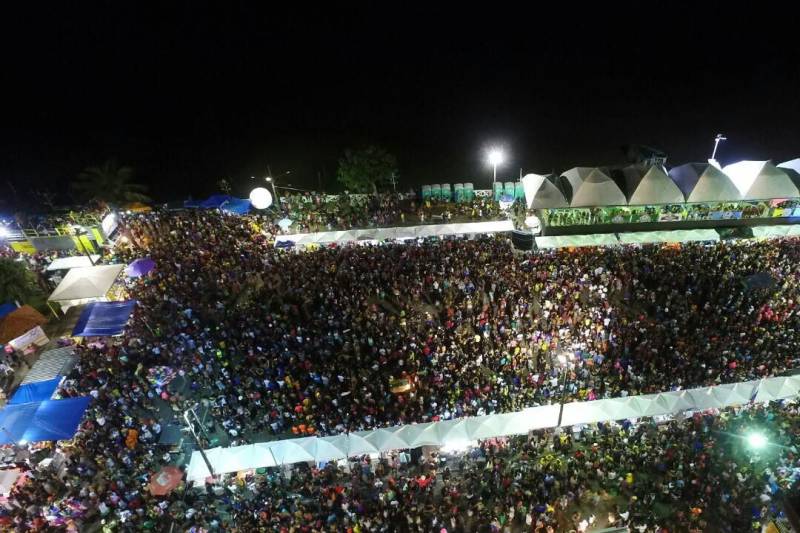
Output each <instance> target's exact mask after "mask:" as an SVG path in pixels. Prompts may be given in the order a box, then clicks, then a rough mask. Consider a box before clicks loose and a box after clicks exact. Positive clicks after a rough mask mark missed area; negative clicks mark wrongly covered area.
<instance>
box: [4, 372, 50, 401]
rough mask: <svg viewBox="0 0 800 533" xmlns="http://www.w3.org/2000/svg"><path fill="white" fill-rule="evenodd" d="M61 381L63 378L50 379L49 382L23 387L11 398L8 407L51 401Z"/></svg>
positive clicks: (29, 384) (38, 382) (39, 382)
mask: <svg viewBox="0 0 800 533" xmlns="http://www.w3.org/2000/svg"><path fill="white" fill-rule="evenodd" d="M60 381H61V376H58V377H56V378H53V379H48V380H47V381H37V382H36V383H28V384H27V385H21V386H20V387H19V388H18V389H17V392H15V393H14V395H13V396H11V399H10V400H9V401H8V405H17V404H20V403H31V402H41V401H44V400H49V399H50V397H51V396H53V392H55V390H56V387H58V384H59V382H60Z"/></svg>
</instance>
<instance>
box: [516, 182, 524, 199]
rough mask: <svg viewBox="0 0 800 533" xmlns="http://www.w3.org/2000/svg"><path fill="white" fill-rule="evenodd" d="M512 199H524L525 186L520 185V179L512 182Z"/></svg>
mask: <svg viewBox="0 0 800 533" xmlns="http://www.w3.org/2000/svg"><path fill="white" fill-rule="evenodd" d="M514 199H515V200H524V199H525V187H523V186H522V182H521V181H518V182H516V183H515V184H514Z"/></svg>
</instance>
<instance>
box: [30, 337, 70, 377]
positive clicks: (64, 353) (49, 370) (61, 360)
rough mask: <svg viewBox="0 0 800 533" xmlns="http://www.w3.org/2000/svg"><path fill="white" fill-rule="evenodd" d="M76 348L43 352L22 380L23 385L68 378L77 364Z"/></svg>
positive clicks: (68, 347)
mask: <svg viewBox="0 0 800 533" xmlns="http://www.w3.org/2000/svg"><path fill="white" fill-rule="evenodd" d="M74 352H75V348H73V347H72V346H65V347H64V348H56V349H55V350H47V351H46V352H43V353H42V354H41V355H40V356H39V359H37V361H36V362H35V363H34V364H33V366H32V367H31V369H30V370H29V371H28V373H27V374H26V375H25V379H23V380H22V384H23V385H27V384H28V383H36V382H38V381H47V380H50V379H53V378H55V377H56V376H66V375H67V374H69V373H70V371H71V370H72V367H73V365H74V364H75V355H74Z"/></svg>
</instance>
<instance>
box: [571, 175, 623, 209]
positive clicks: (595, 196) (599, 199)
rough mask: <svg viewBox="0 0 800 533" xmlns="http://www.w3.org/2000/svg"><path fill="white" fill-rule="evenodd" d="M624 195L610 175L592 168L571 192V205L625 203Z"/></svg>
mask: <svg viewBox="0 0 800 533" xmlns="http://www.w3.org/2000/svg"><path fill="white" fill-rule="evenodd" d="M625 204H627V202H626V200H625V195H624V194H623V193H622V190H620V188H619V186H618V185H617V184H616V183H615V182H614V180H613V179H611V177H610V176H609V175H608V174H606V173H605V172H603V170H602V169H600V168H593V169H592V171H591V172H590V173H589V175H588V176H586V179H585V180H583V183H582V184H581V186H580V187H579V188H578V190H577V191H576V192H575V193H574V194H573V196H572V201H571V202H570V206H571V207H594V206H606V205H625Z"/></svg>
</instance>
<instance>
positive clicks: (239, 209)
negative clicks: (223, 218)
mask: <svg viewBox="0 0 800 533" xmlns="http://www.w3.org/2000/svg"><path fill="white" fill-rule="evenodd" d="M250 206H251V204H250V199H249V198H235V197H231V198H230V199H229V200H228V201H227V202H225V203H223V204H222V205H221V206H220V208H219V209H220V211H222V212H223V213H228V214H229V215H246V214H247V213H249V212H250Z"/></svg>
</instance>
